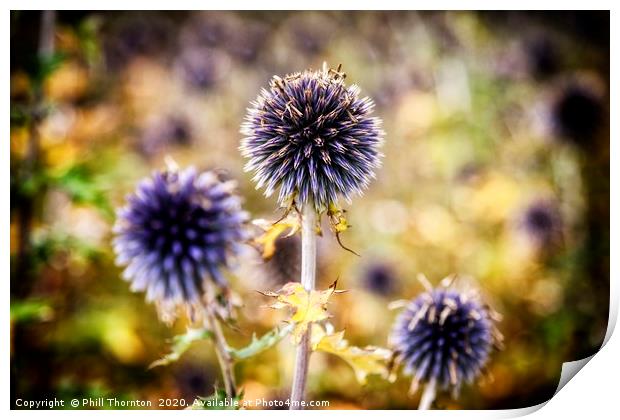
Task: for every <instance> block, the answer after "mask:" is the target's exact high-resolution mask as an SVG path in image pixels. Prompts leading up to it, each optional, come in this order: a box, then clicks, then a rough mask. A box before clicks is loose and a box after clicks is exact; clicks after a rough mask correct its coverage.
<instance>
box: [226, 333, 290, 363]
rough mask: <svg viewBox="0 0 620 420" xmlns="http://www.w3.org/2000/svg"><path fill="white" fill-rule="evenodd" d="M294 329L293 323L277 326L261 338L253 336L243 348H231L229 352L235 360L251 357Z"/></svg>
mask: <svg viewBox="0 0 620 420" xmlns="http://www.w3.org/2000/svg"><path fill="white" fill-rule="evenodd" d="M292 330H293V325H287V326H285V327H275V328H274V329H272V330H271V331H269V332H268V333H266V334H264V335H263V336H262V337H261V338H256V335H254V336H253V337H252V342H251V343H250V344H249V345H248V346H246V347H243V348H241V349H230V350H229V353H230V355H231V356H232V358H233V359H234V360H243V359H249V358H250V357H253V356H256V355H257V354H259V353H262V352H263V351H265V350H267V349H269V348H271V347H273V346H275V345H276V344H278V343H279V342H280V340H282V339H283V338H284V337H286V336H287V335H288V334H290V332H291V331H292Z"/></svg>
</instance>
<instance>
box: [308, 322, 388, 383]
mask: <svg viewBox="0 0 620 420" xmlns="http://www.w3.org/2000/svg"><path fill="white" fill-rule="evenodd" d="M311 343H312V350H314V351H323V352H326V353H330V354H333V355H336V356H338V357H340V358H341V359H343V360H344V361H345V362H347V363H348V364H349V365H350V366H351V367H352V368H353V371H354V372H355V377H356V378H357V381H358V382H359V383H361V384H365V383H366V380H367V377H368V375H380V376H381V377H382V378H384V379H390V368H389V365H390V360H391V358H392V352H391V351H390V350H388V349H384V348H380V347H374V346H366V347H364V348H360V347H356V346H350V345H349V343H348V341H347V340H345V339H344V331H340V332H337V333H328V332H327V331H326V330H325V329H324V328H323V327H322V326H321V325H316V324H315V325H313V327H312V341H311Z"/></svg>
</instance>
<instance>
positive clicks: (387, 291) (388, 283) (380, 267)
mask: <svg viewBox="0 0 620 420" xmlns="http://www.w3.org/2000/svg"><path fill="white" fill-rule="evenodd" d="M362 283H363V285H364V287H365V288H366V289H367V290H368V291H370V292H372V293H375V294H377V295H379V296H389V295H391V294H392V293H394V291H395V290H396V289H397V287H398V285H397V280H396V275H395V273H394V269H393V268H392V267H391V266H390V265H388V264H385V263H374V264H372V265H370V266H368V267H367V268H366V270H364V273H363V276H362Z"/></svg>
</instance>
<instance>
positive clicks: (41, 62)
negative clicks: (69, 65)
mask: <svg viewBox="0 0 620 420" xmlns="http://www.w3.org/2000/svg"><path fill="white" fill-rule="evenodd" d="M65 60H66V56H65V54H64V53H62V52H58V51H56V52H54V53H52V54H47V55H42V56H38V57H37V60H36V73H35V75H34V76H35V77H34V81H35V83H37V84H39V85H40V84H42V83H43V82H44V81H45V79H47V78H48V77H49V76H51V74H52V73H54V72H55V71H56V69H58V68H59V67H60V66H61V64H62V63H63V62H64V61H65Z"/></svg>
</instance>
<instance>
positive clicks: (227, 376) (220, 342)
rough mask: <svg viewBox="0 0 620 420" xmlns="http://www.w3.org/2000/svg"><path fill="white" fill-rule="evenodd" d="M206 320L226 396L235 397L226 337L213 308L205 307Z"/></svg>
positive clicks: (232, 370) (235, 386)
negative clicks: (211, 333) (211, 335)
mask: <svg viewBox="0 0 620 420" xmlns="http://www.w3.org/2000/svg"><path fill="white" fill-rule="evenodd" d="M209 306H211V305H209ZM207 321H208V322H209V327H210V329H211V331H212V332H213V344H214V345H215V354H216V356H217V360H218V363H219V365H220V369H221V371H222V379H223V380H224V389H225V391H226V395H227V396H228V398H235V397H236V396H237V385H236V384H235V372H234V366H233V360H232V357H231V356H230V353H229V351H228V344H227V343H226V337H224V333H223V331H222V327H221V325H220V323H219V321H218V320H217V315H216V314H215V313H214V312H213V309H211V308H209V309H207Z"/></svg>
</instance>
